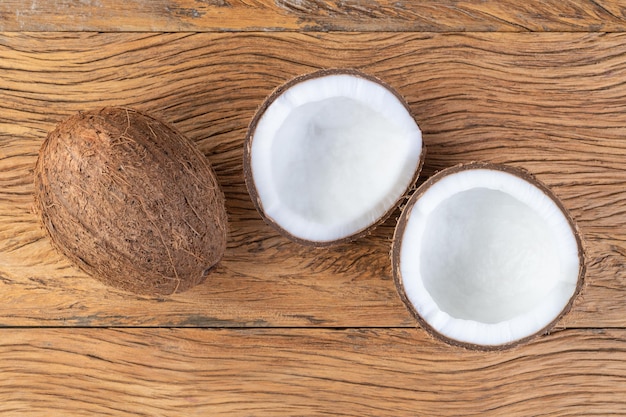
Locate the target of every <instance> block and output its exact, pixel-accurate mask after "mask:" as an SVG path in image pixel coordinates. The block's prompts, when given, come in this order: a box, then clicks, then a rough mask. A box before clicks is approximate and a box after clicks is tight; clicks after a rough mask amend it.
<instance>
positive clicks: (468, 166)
mask: <svg viewBox="0 0 626 417" xmlns="http://www.w3.org/2000/svg"><path fill="white" fill-rule="evenodd" d="M472 169H487V170H492V171H502V172H506V173H509V174H512V175H515V176H517V177H520V178H522V179H523V180H525V181H528V182H529V183H531V184H532V185H534V186H535V187H537V188H538V189H539V190H541V191H542V192H543V193H544V194H545V195H546V196H548V197H549V198H550V199H551V200H552V201H554V203H555V204H556V205H557V207H558V208H559V209H560V210H561V212H562V213H563V215H564V216H565V218H566V219H567V221H568V223H569V225H570V227H571V229H572V233H573V234H574V237H575V239H576V244H577V246H578V265H579V269H578V271H579V272H578V282H577V285H576V289H575V291H574V293H573V294H572V296H571V297H570V299H569V301H568V303H567V304H566V305H565V307H563V310H561V312H560V314H559V315H558V316H557V317H556V318H555V319H554V320H552V321H551V322H550V323H549V324H547V325H546V326H545V327H544V328H543V329H541V330H539V331H538V332H535V333H534V334H531V335H529V336H527V337H524V338H522V339H518V340H515V341H513V342H511V343H507V344H501V345H477V344H473V343H466V342H461V341H458V340H455V339H451V338H449V337H447V336H444V335H442V334H441V333H439V332H438V331H437V330H435V329H434V328H433V327H432V326H431V325H430V324H429V323H428V322H427V321H426V320H424V319H423V318H422V317H421V316H420V314H419V313H418V312H417V310H416V308H415V306H414V305H413V304H412V303H411V301H410V300H409V299H408V297H407V295H406V293H405V291H404V285H403V283H402V273H401V270H400V253H401V247H402V238H403V236H404V232H405V230H406V226H407V223H408V219H409V217H410V215H411V210H412V209H413V207H414V206H415V203H416V202H417V201H418V200H419V199H420V198H421V197H422V196H423V195H424V193H425V192H426V191H427V190H428V189H429V188H430V187H431V186H432V185H433V184H435V183H436V182H438V181H439V180H441V179H443V178H444V177H447V176H449V175H453V174H457V173H459V172H462V171H467V170H472ZM585 265H586V264H585V251H584V242H583V239H582V237H581V233H580V230H579V229H578V226H577V225H576V223H575V222H574V220H573V219H572V217H571V215H570V214H569V212H568V211H567V209H566V208H565V207H564V206H563V203H561V201H560V200H559V199H558V198H557V197H556V196H555V195H554V193H553V192H552V191H551V190H550V189H549V188H548V187H547V186H546V185H545V184H543V183H542V182H541V181H539V180H538V179H537V178H535V177H534V176H533V175H532V174H531V173H530V172H528V171H526V170H525V169H522V168H518V167H511V166H508V165H502V164H492V163H485V162H469V163H465V164H460V165H456V166H453V167H450V168H446V169H444V170H442V171H439V172H437V173H436V174H434V175H433V176H431V177H430V178H429V179H428V180H427V181H426V182H424V183H423V184H422V185H421V186H420V187H419V188H418V189H417V190H416V191H415V193H414V194H413V195H412V196H411V198H410V199H409V201H408V202H407V204H406V206H405V207H404V208H403V210H402V214H401V215H400V218H399V219H398V223H397V226H396V230H395V232H394V236H393V241H392V247H391V266H392V271H393V279H394V282H395V285H396V289H397V290H398V294H399V295H400V298H401V299H402V301H403V302H404V305H405V306H406V308H407V309H408V310H409V312H410V313H411V315H413V317H415V319H416V320H417V322H418V323H419V325H420V326H421V327H422V328H423V329H425V330H426V331H427V332H428V333H429V334H430V335H431V336H433V337H435V338H436V339H439V340H442V341H444V342H445V343H448V344H450V345H454V346H460V347H463V348H467V349H471V350H504V349H508V348H511V347H514V346H518V345H520V344H524V343H526V342H528V341H529V340H531V339H533V338H535V337H537V336H540V335H543V334H546V333H549V331H550V330H551V329H552V328H553V327H554V326H555V325H556V323H557V322H558V321H560V320H561V318H563V316H565V315H566V314H567V313H568V312H569V311H570V309H571V307H572V305H573V303H574V300H575V299H576V297H577V296H578V294H579V293H580V292H581V290H582V288H583V284H584V276H585V270H586V266H585Z"/></svg>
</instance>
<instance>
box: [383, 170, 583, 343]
mask: <svg viewBox="0 0 626 417" xmlns="http://www.w3.org/2000/svg"><path fill="white" fill-rule="evenodd" d="M584 265H585V264H584V254H583V248H582V243H581V239H580V236H579V233H578V230H577V228H576V226H575V224H574V222H573V220H572V218H571V217H570V216H569V215H568V213H567V212H566V210H565V208H564V207H563V205H562V204H561V203H560V202H559V200H558V199H557V198H556V197H555V196H554V195H553V194H552V193H551V192H550V190H549V189H548V188H547V187H546V186H545V185H543V184H541V183H540V182H539V181H538V180H536V179H535V178H534V177H533V176H532V175H530V174H529V173H528V172H526V171H525V170H521V169H518V168H512V167H508V166H503V165H493V164H485V163H470V164H466V165H460V166H456V167H453V168H448V169H446V170H443V171H441V172H439V173H437V174H435V175H434V176H433V177H431V178H430V179H429V180H428V181H427V182H425V183H424V184H423V185H422V186H420V188H419V189H418V190H417V191H416V192H415V193H414V194H413V195H412V196H411V198H410V199H409V201H408V203H407V205H406V207H405V208H404V210H403V212H402V215H401V216H400V219H399V222H398V225H397V228H396V231H395V234H394V240H393V249H392V266H393V274H394V279H395V282H396V286H397V288H398V291H399V293H400V296H401V298H402V299H403V301H404V303H405V304H406V306H407V307H408V309H409V310H410V311H411V312H412V313H413V314H414V315H415V317H416V318H417V320H418V322H419V323H420V324H421V325H422V326H423V327H424V328H425V329H426V330H428V331H429V332H430V333H432V334H433V335H434V336H436V337H438V338H440V339H443V340H444V341H446V342H448V343H451V344H454V345H461V346H465V347H470V348H474V349H498V348H504V347H508V346H512V345H515V344H518V343H520V342H522V341H525V340H528V339H530V338H531V337H533V336H535V335H538V334H543V333H546V332H547V331H549V330H550V328H552V327H553V325H554V324H555V323H556V322H557V321H558V320H559V319H560V318H561V317H562V316H563V315H564V314H565V313H566V312H567V311H568V310H569V309H570V307H571V305H572V303H573V300H574V298H575V296H576V295H577V294H578V292H579V291H580V288H581V286H582V282H583V276H584V270H585V266H584Z"/></svg>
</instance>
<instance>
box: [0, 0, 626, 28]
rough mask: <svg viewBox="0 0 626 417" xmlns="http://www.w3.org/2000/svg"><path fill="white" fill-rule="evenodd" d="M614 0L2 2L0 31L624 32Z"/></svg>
mask: <svg viewBox="0 0 626 417" xmlns="http://www.w3.org/2000/svg"><path fill="white" fill-rule="evenodd" d="M625 29H626V6H625V5H624V3H623V2H622V1H619V0H598V1H594V0H526V1H517V0H489V1H470V0H464V1H463V0H462V1H459V0H426V1H411V0H400V1H397V0H342V1H337V0H252V1H251V0H152V1H145V0H96V1H91V0H80V1H79V0H27V1H26V0H2V2H0V31H104V32H111V31H153V32H156V31H167V32H173V31H233V30H235V31H259V30H261V31H285V30H287V31H295V30H298V31H427V32H467V31H470V32H484V31H489V32H491V31H500V32H502V31H512V32H521V31H537V32H543V31H564V32H600V31H602V32H623V31H624V30H625Z"/></svg>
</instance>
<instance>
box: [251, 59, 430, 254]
mask: <svg viewBox="0 0 626 417" xmlns="http://www.w3.org/2000/svg"><path fill="white" fill-rule="evenodd" d="M423 155H424V151H423V144H422V136H421V131H420V129H419V127H418V125H417V124H416V122H415V120H414V119H413V117H412V116H411V114H410V111H409V108H408V105H407V103H406V102H405V101H404V100H403V99H402V97H401V96H400V95H398V93H396V92H395V91H394V90H393V89H392V88H391V87H389V86H388V85H386V84H384V83H383V82H381V81H380V80H378V79H375V78H373V77H370V76H368V75H365V74H363V73H361V72H357V71H354V70H324V71H319V72H316V73H313V74H308V75H305V76H301V77H298V78H295V79H293V80H291V81H289V82H288V83H286V84H285V85H283V86H281V87H279V88H278V89H277V90H276V91H275V92H274V93H273V94H271V95H270V96H269V97H268V99H267V100H266V101H265V102H264V103H263V105H262V106H261V107H260V109H259V111H258V112H257V114H256V116H255V117H254V119H253V120H252V123H251V124H250V128H249V131H248V136H247V138H246V146H245V151H244V171H245V176H246V184H247V187H248V190H249V192H250V195H251V197H252V200H253V202H254V203H255V205H256V208H257V210H258V211H259V213H260V214H261V216H262V217H263V218H264V220H265V221H266V222H267V223H268V224H270V225H271V226H273V227H274V228H275V229H277V230H278V231H279V232H280V233H281V234H283V235H284V236H287V237H288V238H290V239H292V240H294V241H296V242H299V243H302V244H307V245H312V246H327V245H331V244H336V243H340V242H343V241H349V240H353V239H356V238H357V237H360V236H362V235H364V234H366V233H367V232H368V231H369V230H371V228H372V227H374V226H375V225H377V224H378V223H380V222H382V221H383V220H384V219H385V218H386V217H387V216H388V215H389V214H390V212H391V211H392V210H393V209H394V208H395V207H396V205H397V204H398V201H399V200H400V199H401V197H402V196H403V195H404V194H405V193H406V192H407V191H408V189H409V188H410V187H411V186H412V185H413V184H414V183H415V181H416V179H417V176H418V174H419V170H420V168H421V164H422V160H423Z"/></svg>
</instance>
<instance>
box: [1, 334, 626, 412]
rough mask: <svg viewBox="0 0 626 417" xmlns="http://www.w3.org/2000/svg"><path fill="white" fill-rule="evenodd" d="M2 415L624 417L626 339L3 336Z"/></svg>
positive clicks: (611, 336)
mask: <svg viewBox="0 0 626 417" xmlns="http://www.w3.org/2000/svg"><path fill="white" fill-rule="evenodd" d="M0 357H1V358H2V361H0V375H1V377H0V413H3V414H6V415H20V416H44V415H46V416H49V415H72V416H91V415H115V416H156V415H159V416H161V415H163V416H166V415H167V416H169V415H185V416H192V415H194V416H195V415H197V416H206V415H211V416H229V417H233V416H257V417H261V416H272V417H277V416H293V415H298V416H329V415H333V416H359V417H364V416H376V417H378V416H383V415H385V416H386V415H394V416H416V415H419V416H421V415H424V416H433V415H437V416H459V415H463V416H474V415H480V416H503V415H506V416H528V415H532V416H548V415H549V416H566V415H584V416H592V415H602V416H609V415H624V413H626V331H625V330H606V331H600V330H568V331H562V332H558V333H556V334H552V335H550V336H547V337H545V338H542V339H539V340H538V341H536V342H534V343H531V344H529V345H527V346H524V347H521V348H516V349H514V350H510V351H505V352H501V353H496V352H488V353H476V352H471V351H466V350H461V349H458V348H451V347H447V346H443V345H441V344H440V343H439V342H434V341H432V340H430V339H429V338H428V337H427V336H425V334H424V332H422V331H420V330H406V329H405V330H401V329H397V330H394V329H370V330H358V329H351V330H314V329H308V330H296V329H291V330H290V329H283V330H280V329H268V330H259V329H256V330H197V329H117V330H113V329H71V330H70V329H47V330H46V329H40V330H38V331H33V330H32V329H30V330H29V329H3V330H0Z"/></svg>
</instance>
